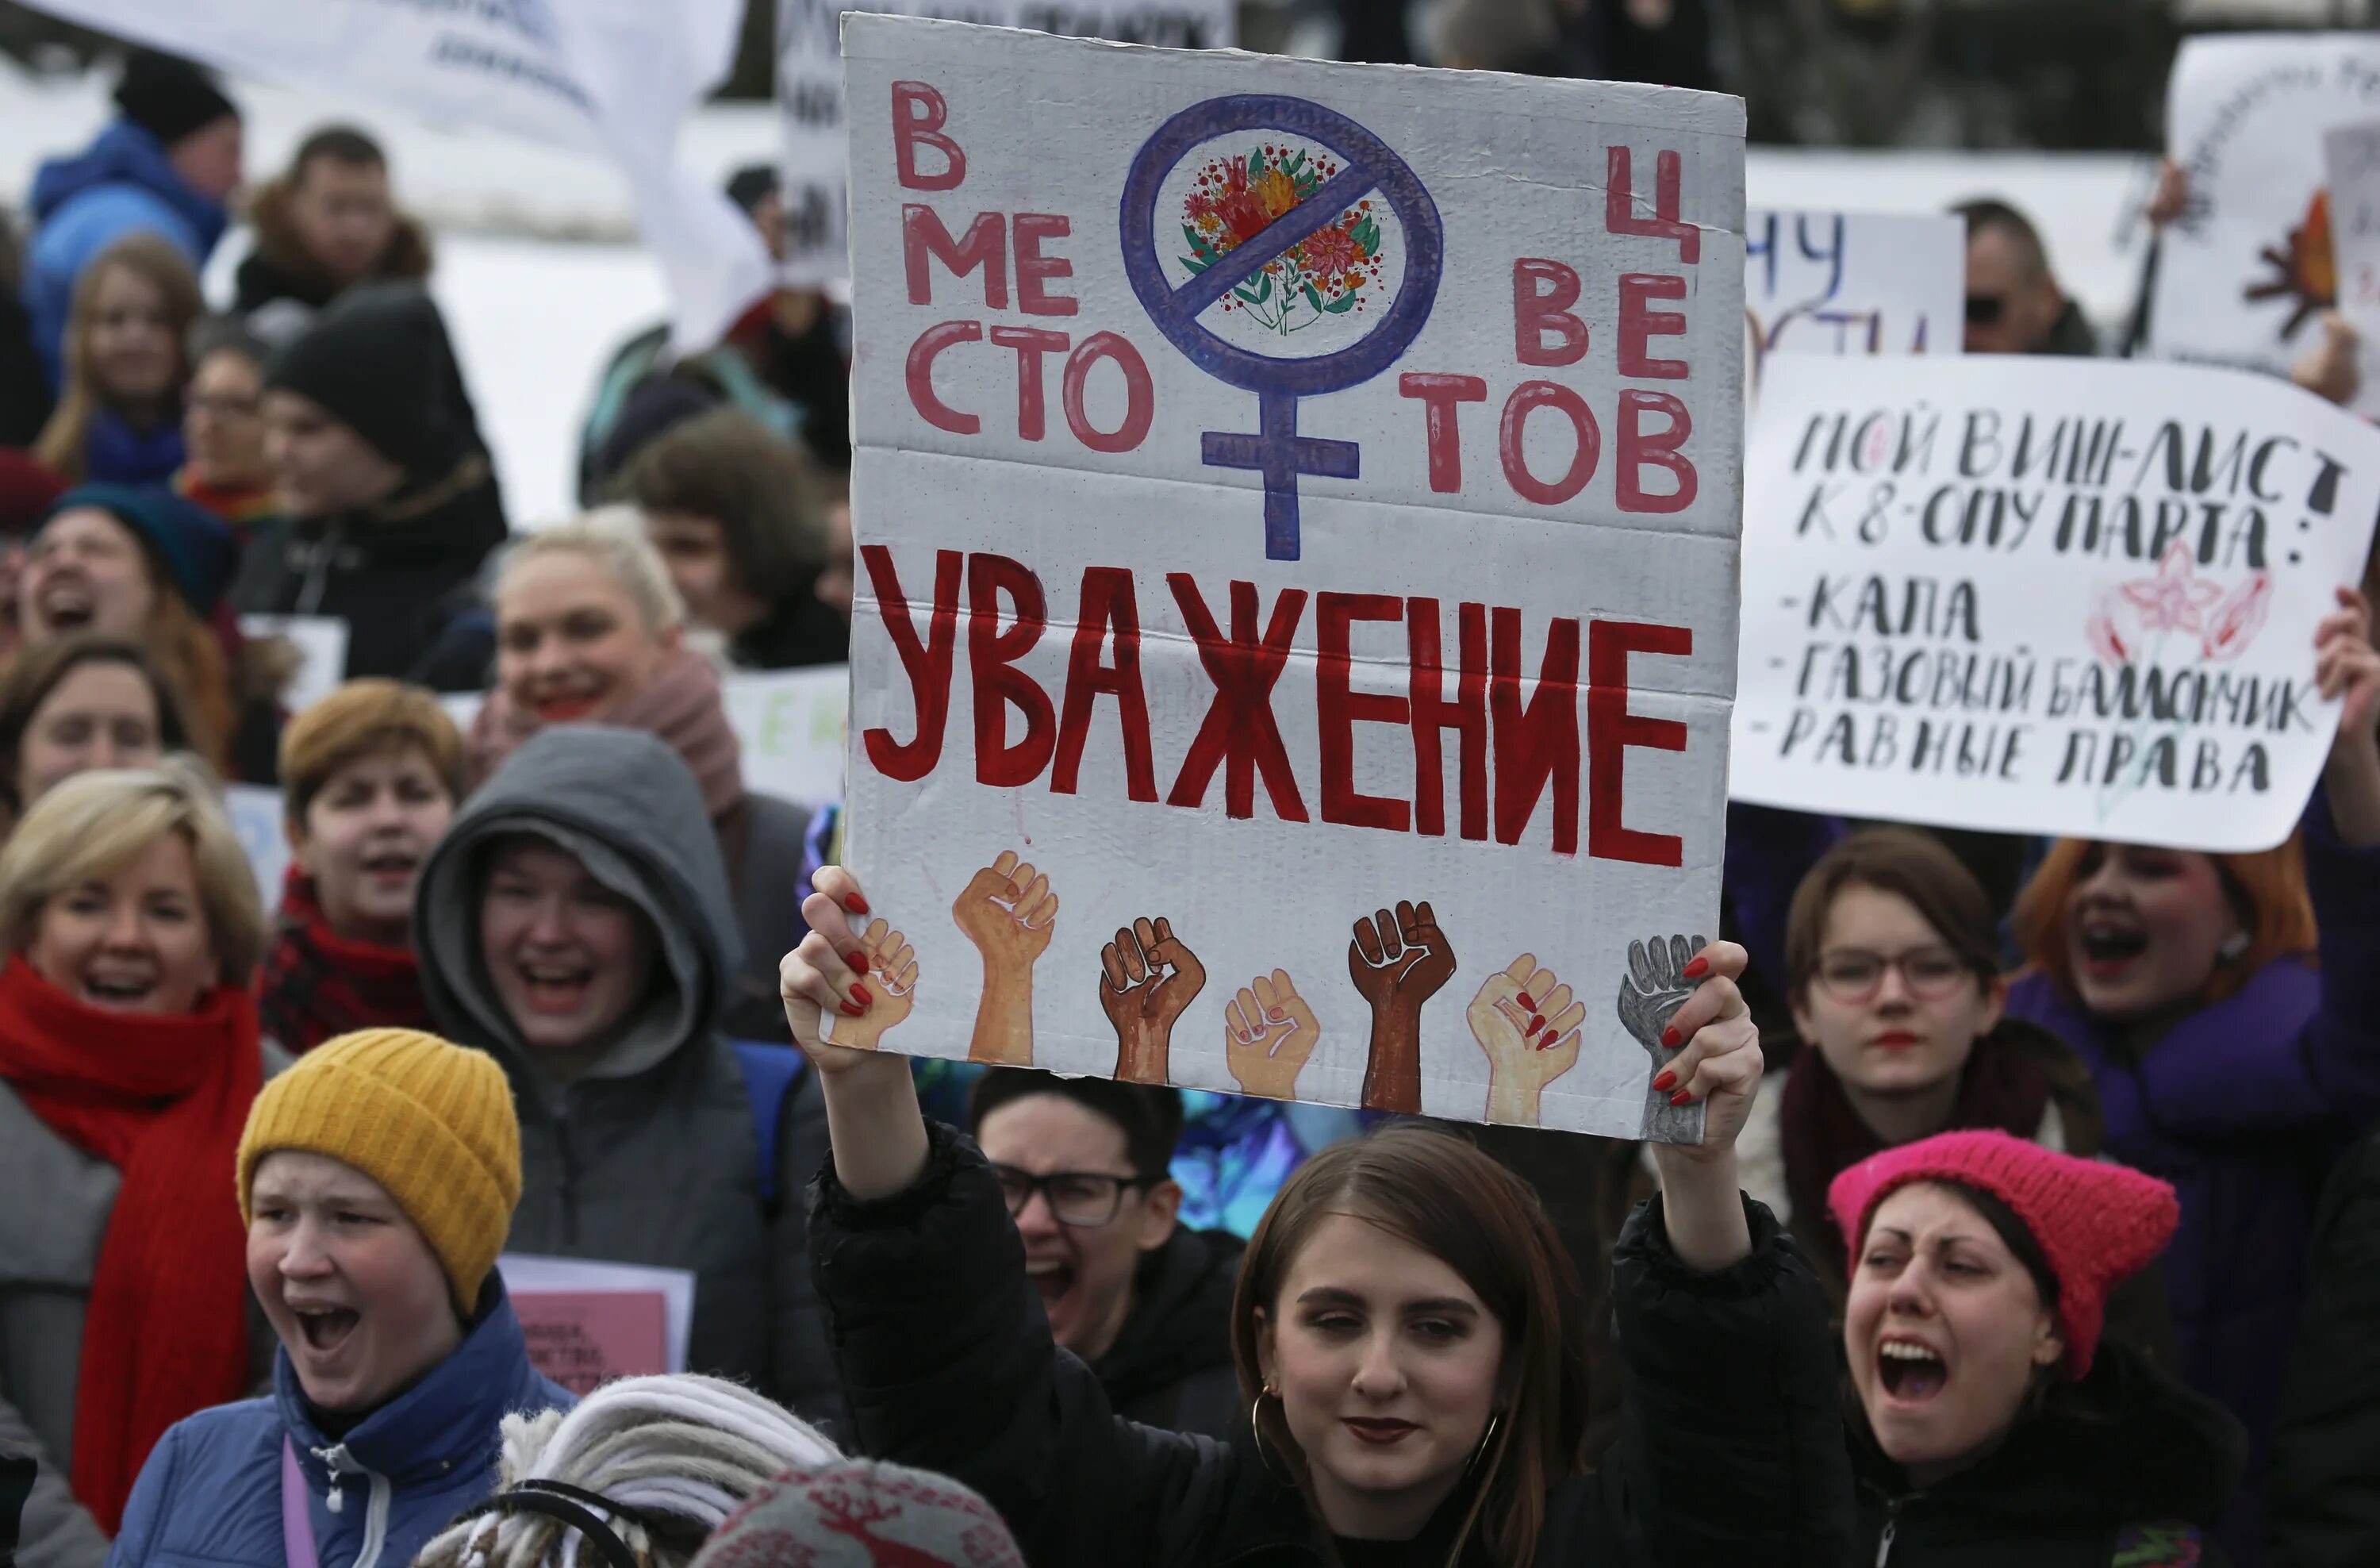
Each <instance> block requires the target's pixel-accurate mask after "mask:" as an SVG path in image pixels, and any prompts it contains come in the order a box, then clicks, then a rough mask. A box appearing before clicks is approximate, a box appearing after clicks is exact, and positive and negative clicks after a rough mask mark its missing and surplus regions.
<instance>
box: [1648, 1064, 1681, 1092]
mask: <svg viewBox="0 0 2380 1568" xmlns="http://www.w3.org/2000/svg"><path fill="white" fill-rule="evenodd" d="M1677 1081H1678V1075H1677V1074H1675V1073H1672V1072H1671V1071H1670V1070H1669V1069H1668V1068H1667V1067H1664V1068H1662V1069H1661V1076H1659V1077H1658V1078H1655V1079H1654V1080H1653V1087H1654V1088H1657V1089H1664V1088H1669V1087H1670V1085H1672V1084H1674V1083H1676V1082H1677Z"/></svg>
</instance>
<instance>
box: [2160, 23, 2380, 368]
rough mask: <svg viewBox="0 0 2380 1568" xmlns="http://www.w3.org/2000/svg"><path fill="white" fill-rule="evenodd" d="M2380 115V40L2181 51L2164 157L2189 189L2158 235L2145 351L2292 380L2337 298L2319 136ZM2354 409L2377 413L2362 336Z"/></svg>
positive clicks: (2350, 35)
mask: <svg viewBox="0 0 2380 1568" xmlns="http://www.w3.org/2000/svg"><path fill="white" fill-rule="evenodd" d="M2374 115H2380V37H2374V35H2372V34H2370V33H2354V32H2296V33H2269V34H2237V35H2231V36H2226V37H2200V38H2192V39H2189V40H2187V41H2186V42H2184V43H2183V44H2182V46H2181V53H2180V55H2179V56H2177V57H2176V59H2175V61H2174V67H2173V81H2172V84H2171V86H2170V87H2169V88H2168V90H2167V93H2166V147H2167V151H2168V152H2169V153H2170V154H2171V155H2172V156H2173V157H2174V158H2175V159H2176V160H2178V161H2179V162H2180V164H2181V165H2182V169H2183V171H2184V173H2185V174H2186V175H2187V176H2188V177H2189V182H2190V201H2189V205H2188V208H2187V210H2186V211H2185V212H2184V213H2183V214H2182V215H2181V217H2180V219H2179V220H2178V221H2177V222H2175V223H2173V224H2171V225H2168V227H2167V229H2166V231H2165V235H2164V239H2163V243H2162V246H2161V249H2160V251H2159V254H2158V258H2157V273H2156V288H2155V295H2154V297H2153V299H2152V305H2153V310H2152V313H2151V317H2150V332H2149V346H2150V349H2151V351H2152V352H2154V353H2155V354H2158V355H2160V356H2163V357H2165V358H2168V359H2190V360H2195V361H2198V362H2201V363H2205V364H2218V365H2237V366H2240V367H2242V368H2245V369H2249V370H2260V371H2270V372H2273V373H2276V374H2287V373H2288V371H2289V367H2290V366H2291V365H2292V364H2293V363H2295V361H2296V360H2297V359H2298V358H2299V357H2300V356H2301V355H2302V354H2304V353H2305V352H2306V351H2308V350H2309V349H2311V348H2313V346H2315V345H2316V344H2318V343H2319V342H2320V341H2321V332H2320V327H2319V325H2318V323H2317V322H2316V321H2315V318H2316V317H2317V316H2318V315H2319V314H2320V312H2321V311H2323V310H2326V309H2328V308H2329V307H2330V306H2331V305H2332V304H2333V303H2334V302H2335V301H2336V299H2337V298H2338V286H2337V279H2336V272H2335V269H2334V266H2333V261H2332V251H2331V238H2330V233H2331V220H2332V210H2331V204H2330V201H2329V199H2328V196H2327V194H2326V192H2325V188H2324V171H2323V135H2324V133H2325V131H2327V130H2329V129H2330V128H2333V127H2335V126H2339V125H2346V124H2351V123H2354V122H2358V121H2363V120H2369V119H2371V118H2373V117H2374ZM2366 347H2367V353H2366V356H2365V363H2364V377H2363V380H2364V390H2363V394H2362V397H2361V398H2359V400H2358V407H2362V408H2363V409H2364V410H2365V411H2366V412H2380V375H2375V374H2374V370H2375V368H2380V357H2375V354H2374V352H2373V351H2374V350H2380V345H2375V344H2374V343H2373V342H2372V340H2371V339H2369V338H2367V339H2366Z"/></svg>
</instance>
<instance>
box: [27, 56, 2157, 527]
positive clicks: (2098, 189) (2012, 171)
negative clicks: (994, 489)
mask: <svg viewBox="0 0 2380 1568" xmlns="http://www.w3.org/2000/svg"><path fill="white" fill-rule="evenodd" d="M113 80H114V73H113V71H112V70H109V69H103V70H101V71H99V72H97V73H94V74H92V75H89V76H82V77H67V78H40V77H35V76H33V75H30V73H28V72H26V71H24V70H23V69H22V68H20V67H17V66H15V65H14V64H13V63H10V62H7V61H6V60H0V146H6V147H8V148H10V149H12V150H14V153H15V156H14V157H13V158H11V159H9V160H7V162H6V166H5V167H0V203H5V204H6V205H7V206H9V207H11V208H13V209H15V210H17V211H18V212H20V213H21V212H22V210H23V206H24V202H25V198H26V194H27V192H28V190H29V189H30V187H31V184H32V177H33V170H34V167H35V165H36V164H39V163H40V162H41V160H42V159H43V158H46V157H50V156H52V155H54V154H56V153H60V152H72V151H75V150H77V149H79V148H80V147H82V146H83V145H84V144H85V143H86V142H88V141H89V140H91V137H92V135H93V134H95V133H96V132H97V131H98V130H99V128H101V127H102V126H103V125H104V124H105V123H106V122H107V120H108V119H109V117H110V115H111V114H112V109H111V106H110V104H109V103H108V101H107V93H108V90H109V88H110V86H111V85H112V83H113ZM231 91H232V92H233V95H234V96H235V97H236V98H237V100H238V102H239V103H240V105H241V109H242V111H243V115H244V117H245V120H246V124H247V129H248V168H249V177H250V179H251V180H254V181H261V180H262V179H263V178H265V177H267V176H271V175H273V174H274V173H277V172H279V171H280V169H281V168H282V167H284V166H285V164H287V162H288V159H289V155H290V153H291V152H293V151H294V150H295V149H296V147H297V143H298V141H299V140H301V139H302V138H303V137H304V136H305V135H306V133H307V132H308V131H310V130H311V129H313V128H315V127H317V126H319V125H321V124H322V123H323V122H325V121H329V120H345V121H348V122H351V123H354V124H358V125H361V126H363V127H364V128H367V129H369V130H370V131H371V132H372V133H373V134H374V135H375V136H377V137H379V138H380V140H382V142H383V145H384V146H386V147H387V149H388V152H389V157H390V161H391V164H392V167H393V173H394V176H395V184H396V190H397V196H398V200H399V201H400V202H401V203H402V204H403V205H404V206H405V207H406V208H407V211H409V212H411V213H415V214H416V215H418V216H419V217H420V218H422V219H423V220H425V221H426V222H427V223H428V224H429V225H430V226H431V229H432V231H433V232H434V234H435V236H436V239H437V253H438V266H437V271H436V273H434V275H433V276H432V278H431V287H432V290H433V291H434V292H435V293H436V295H437V297H438V299H439V303H440V304H441V306H443V309H444V310H445V311H446V314H447V318H448V322H449V325H450V327H451V328H452V330H453V333H454V336H455V347H456V350H457V352H459V353H460V355H461V356H462V359H463V365H464V370H465V372H466V374H467V375H468V377H469V379H470V385H471V394H472V397H473V400H474V401H475V402H476V403H477V405H478V407H479V412H480V423H481V425H482V426H483V427H484V429H485V430H486V432H487V435H488V439H489V442H490V444H492V446H493V447H494V449H495V458H496V462H497V466H498V468H499V470H500V471H501V473H502V475H503V479H504V499H505V504H506V509H507V511H508V512H509V513H510V515H511V517H512V519H513V523H514V526H516V527H535V526H537V525H539V524H540V523H546V522H551V521H553V520H554V519H556V518H559V517H564V516H566V515H567V514H568V513H569V511H570V510H571V508H572V503H573V492H574V490H575V488H576V482H577V480H576V474H577V440H578V424H579V421H580V419H581V418H582V417H583V416H584V414H585V412H586V408H587V405H588V402H589V397H590V396H591V395H592V393H593V390H594V381H595V375H596V372H597V371H598V370H599V369H600V368H601V366H602V364H603V362H604V361H605V360H606V359H609V358H610V357H611V355H612V353H613V350H614V349H616V348H617V347H618V346H619V345H620V343H621V342H622V341H623V340H624V339H625V338H626V337H627V336H629V335H630V334H633V333H636V332H638V331H641V330H643V329H644V328H646V327H648V326H650V325H651V324H653V323H654V322H658V321H659V320H660V319H661V316H662V282H661V273H660V272H659V271H658V269H656V268H655V267H654V265H653V263H652V261H650V258H648V257H647V256H646V255H645V254H644V252H643V251H642V250H641V249H639V248H638V247H637V243H636V234H635V228H634V225H633V224H632V223H631V221H630V217H629V209H628V194H627V188H626V186H625V183H624V182H623V181H622V180H621V179H620V178H619V176H616V175H614V174H613V172H612V171H611V170H610V168H608V167H607V166H606V165H604V164H601V163H600V162H597V161H595V160H593V159H589V158H582V157H577V156H574V155H572V154H570V153H566V152H556V151H554V150H553V149H551V148H546V147H541V146H537V145H533V144H531V143H528V142H523V141H517V140H510V139H507V138H503V137H498V136H493V135H490V134H488V133H485V132H472V133H468V134H458V133H455V132H452V131H447V130H443V129H441V128H436V127H433V126H428V125H424V124H421V123H420V122H419V121H414V120H409V119H406V118H404V117H402V116H398V115H390V114H387V113H385V112H382V111H377V110H361V111H359V110H357V109H354V108H352V107H350V106H348V105H346V103H342V102H341V101H340V100H338V99H336V98H334V97H331V96H328V95H326V94H321V93H310V92H299V91H290V90H288V89H285V88H282V87H276V86H271V85H266V84H262V83H258V82H254V81H243V80H239V79H234V80H233V82H232V83H231ZM777 128H778V122H777V117H776V114H775V111H774V109H773V108H772V107H771V106H770V105H767V104H747V103H737V104H720V105H714V106H712V107H710V108H708V109H705V110H704V111H702V112H701V113H700V114H699V115H696V116H695V118H694V119H693V120H692V121H691V122H689V124H688V125H687V127H686V132H685V134H684V136H683V137H682V139H681V144H680V146H679V149H678V155H679V157H680V159H681V160H682V161H683V162H684V163H685V164H686V165H687V166H688V167H689V168H691V169H693V170H694V171H695V172H696V173H697V174H698V175H700V176H703V177H704V178H706V179H710V180H714V181H723V180H724V179H725V178H726V176H727V175H728V174H729V173H730V172H731V171H732V170H734V169H735V168H737V167H739V166H741V165H743V164H748V163H754V162H759V161H763V160H770V159H773V158H774V157H775V156H776V155H777ZM2153 175H2154V164H2153V163H2152V162H2151V161H2150V160H2148V159H2146V158H2142V157H2136V156H2127V155H2122V154H2096V153H2073V154H2046V153H1997V152H1876V153H1865V152H1809V151H1803V150H1799V149H1784V148H1775V149H1771V148H1755V149H1753V151H1752V152H1751V154H1750V157H1749V159H1748V167H1747V172H1746V176H1745V185H1746V196H1747V199H1748V201H1749V202H1750V203H1751V205H1753V206H1755V207H1778V208H1792V207H1815V208H1834V209H1843V210H1852V211H1864V212H1882V213H1900V212H1907V213H1935V212H1939V211H1941V210H1942V209H1943V208H1944V207H1945V206H1947V205H1949V203H1951V202H1953V201H1962V200H1965V199H1967V198H1969V197H1973V196H1982V195H1996V196H1999V197H2002V198H2004V199H2006V200H2009V201H2013V202H2014V203H2015V204H2016V205H2017V206H2018V207H2020V208H2022V209H2023V210H2025V211H2026V212H2028V213H2031V214H2032V215H2033V217H2034V221H2035V222H2036V223H2037V224H2038V225H2040V227H2041V229H2042V232H2043V235H2044V237H2045V238H2046V241H2047V243H2048V246H2049V249H2050V254H2051V260H2052V262H2053V264H2054V265H2055V266H2056V268H2057V270H2058V275H2059V277H2060V279H2061V280H2062V281H2063V282H2064V284H2065V285H2066V287H2067V290H2068V292H2069V293H2070V294H2071V295H2072V296H2073V297H2074V298H2076V299H2078V300H2079V301H2080V302H2081V303H2082V305H2083V309H2084V310H2086V311H2088V312H2089V313H2090V315H2091V316H2092V318H2093V319H2094V320H2095V322H2098V323H2099V324H2100V326H2101V328H2102V330H2103V331H2112V330H2113V329H2114V328H2115V327H2116V326H2117V325H2118V324H2119V323H2120V322H2121V321H2122V319H2123V317H2124V316H2125V314H2126V313H2127V312H2128V311H2129V310H2130V309H2131V301H2132V298H2133V294H2134V291H2135V289H2136V287H2137V285H2138V279H2139V273H2140V265H2141V256H2142V252H2143V249H2144V248H2145V245H2146V242H2147V237H2148V236H2147V230H2146V228H2145V226H2144V225H2141V224H2140V223H2139V222H2138V221H2137V219H2136V218H2135V216H2134V214H2135V213H2137V211H2138V209H2139V206H2140V204H2141V202H2142V201H2143V199H2144V198H2145V196H2146V194H2147V190H2148V187H2149V183H2150V181H2151V178H2152V177H2153ZM248 248H249V238H248V235H247V233H246V231H245V230H236V231H235V232H234V233H233V234H232V236H231V237H229V238H228V239H226V240H225V243H224V245H223V246H222V247H221V249H218V251H217V252H216V255H215V258H214V261H213V264H212V266H211V267H210V269H209V271H208V277H207V284H208V290H207V291H208V296H209V298H214V299H225V298H229V297H230V294H231V273H232V271H233V269H234V268H235V267H237V265H238V263H239V260H240V258H241V257H242V256H244V255H246V254H247V251H248Z"/></svg>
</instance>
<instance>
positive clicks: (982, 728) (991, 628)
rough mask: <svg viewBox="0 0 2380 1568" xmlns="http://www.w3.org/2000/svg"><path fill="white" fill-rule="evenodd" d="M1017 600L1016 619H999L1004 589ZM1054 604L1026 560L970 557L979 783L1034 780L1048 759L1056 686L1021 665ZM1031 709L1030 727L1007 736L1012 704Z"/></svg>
mask: <svg viewBox="0 0 2380 1568" xmlns="http://www.w3.org/2000/svg"><path fill="white" fill-rule="evenodd" d="M1003 590H1004V591H1005V592H1006V593H1007V594H1008V596H1009V599H1010V601H1011V602H1013V603H1014V605H1015V607H1016V619H1015V623H1014V625H1013V626H1009V627H1008V628H1007V629H1006V630H1004V631H1003V630H1002V629H1001V626H1000V596H1001V594H1002V591H1003ZM1048 612H1049V604H1048V602H1047V601H1046V600H1044V599H1043V597H1042V595H1041V579H1040V578H1039V577H1035V576H1034V575H1033V573H1032V572H1031V571H1030V570H1028V569H1027V568H1026V565H1025V564H1024V563H1023V562H1021V561H1012V560H1010V559H1009V558H1008V557H1007V556H1005V555H990V554H985V553H982V552H980V551H978V552H977V553H973V554H971V555H969V556H968V557H967V671H968V674H969V675H971V676H972V677H973V679H974V682H975V776H976V782H977V783H978V784H993V785H999V786H1013V785H1016V784H1031V783H1032V782H1033V781H1034V780H1035V779H1038V778H1039V777H1040V776H1041V770H1042V769H1043V768H1045V767H1048V766H1049V764H1050V747H1051V745H1052V744H1053V743H1054V742H1055V740H1056V731H1057V726H1058V716H1057V715H1056V714H1055V713H1053V712H1051V711H1050V694H1049V693H1048V692H1046V691H1043V690H1042V689H1041V686H1040V683H1039V682H1038V681H1036V680H1035V679H1034V678H1033V677H1032V676H1030V675H1026V673H1025V672H1024V671H1022V670H1020V669H1018V668H1017V667H1016V662H1017V661H1018V660H1019V659H1022V658H1024V657H1025V655H1026V653H1028V652H1030V651H1031V650H1032V648H1033V645H1034V644H1035V643H1037V642H1039V641H1040V640H1041V628H1042V626H1043V625H1044V624H1045V623H1046V621H1047V619H1048ZM1012 704H1013V705H1014V707H1015V709H1016V711H1018V712H1020V713H1022V714H1024V715H1025V734H1024V735H1023V737H1022V738H1021V739H1019V740H1018V741H1017V742H1016V744H1014V746H1012V745H1010V744H1009V741H1008V710H1009V708H1010V706H1011V705H1012Z"/></svg>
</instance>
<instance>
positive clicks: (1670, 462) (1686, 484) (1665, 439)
mask: <svg viewBox="0 0 2380 1568" xmlns="http://www.w3.org/2000/svg"><path fill="white" fill-rule="evenodd" d="M1647 413H1658V414H1666V415H1668V416H1669V419H1670V425H1669V428H1668V429H1667V430H1664V431H1661V432H1658V433H1656V434H1652V435H1647V434H1645V423H1644V420H1645V415H1646V414H1647ZM1692 434H1694V419H1693V416H1691V415H1689V414H1688V413H1687V412H1686V406H1685V405H1684V404H1682V403H1681V402H1679V401H1678V400H1677V399H1676V398H1674V397H1672V396H1670V395H1669V394H1668V393H1666V392H1645V391H1642V390H1640V389H1639V388H1636V387H1633V386H1632V387H1629V388H1627V389H1626V390H1624V391H1622V392H1621V394H1620V471H1619V472H1618V473H1616V474H1614V475H1613V476H1612V481H1613V485H1614V488H1615V489H1617V490H1618V492H1619V502H1620V509H1621V511H1623V512H1682V511H1684V510H1685V509H1686V508H1687V507H1689V506H1691V505H1693V504H1694V492H1695V490H1696V489H1697V488H1698V482H1697V480H1696V479H1695V477H1694V460H1693V459H1692V458H1690V457H1688V456H1686V455H1685V453H1684V452H1682V451H1681V450H1680V448H1682V447H1683V446H1684V445H1685V444H1686V437H1688V436H1690V435H1692ZM1647 463H1649V464H1651V465H1652V466H1653V467H1655V468H1667V469H1669V470H1670V473H1672V474H1674V475H1676V476H1677V480H1678V488H1677V489H1675V490H1673V491H1671V492H1670V493H1669V494H1667V495H1656V494H1654V493H1653V492H1650V491H1648V490H1646V489H1645V484H1644V468H1645V465H1646V464H1647Z"/></svg>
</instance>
